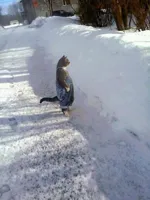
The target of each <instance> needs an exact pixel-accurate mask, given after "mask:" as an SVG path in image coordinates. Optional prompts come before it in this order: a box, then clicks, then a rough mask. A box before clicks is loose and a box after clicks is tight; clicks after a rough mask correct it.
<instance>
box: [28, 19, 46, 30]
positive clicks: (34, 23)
mask: <svg viewBox="0 0 150 200" xmlns="http://www.w3.org/2000/svg"><path fill="white" fill-rule="evenodd" d="M45 23H46V17H37V18H36V19H35V20H33V21H32V23H31V24H30V25H29V28H40V27H41V26H43V25H44V24H45Z"/></svg>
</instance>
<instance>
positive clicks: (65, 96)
mask: <svg viewBox="0 0 150 200" xmlns="http://www.w3.org/2000/svg"><path fill="white" fill-rule="evenodd" d="M65 81H66V83H67V84H68V85H69V87H70V91H69V92H67V91H66V89H65V88H63V87H62V86H61V85H59V83H58V82H57V81H56V91H57V97H58V99H59V103H60V107H61V108H62V109H67V108H68V107H69V106H72V103H73V102H74V86H73V82H72V79H71V77H70V76H68V77H67V78H66V80H65Z"/></svg>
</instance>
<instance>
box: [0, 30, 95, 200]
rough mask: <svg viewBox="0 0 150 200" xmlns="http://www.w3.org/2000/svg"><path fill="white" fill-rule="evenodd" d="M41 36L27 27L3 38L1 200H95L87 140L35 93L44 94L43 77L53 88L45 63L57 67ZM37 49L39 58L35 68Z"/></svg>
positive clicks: (0, 59) (0, 65) (8, 32)
mask: <svg viewBox="0 0 150 200" xmlns="http://www.w3.org/2000/svg"><path fill="white" fill-rule="evenodd" d="M28 34H30V37H29V38H28V37H27V36H28ZM35 38H36V32H32V31H31V30H28V29H25V28H24V27H21V28H20V29H9V30H6V31H5V32H4V34H2V35H1V38H0V40H1V46H0V48H1V51H0V92H1V100H0V200H27V199H28V200H31V199H32V200H33V199H35V200H38V199H39V200H42V199H43V200H44V199H47V200H48V199H49V200H50V199H51V200H57V199H58V200H60V199H62V200H63V199H64V200H67V199H68V200H69V199H95V197H94V196H92V195H93V194H92V193H91V192H90V190H89V185H88V184H90V179H91V178H90V174H91V172H90V167H89V166H90V165H89V164H90V163H91V161H90V160H89V157H88V153H87V147H86V146H87V145H86V141H85V139H84V138H83V137H82V135H81V134H80V133H79V132H78V131H76V130H75V129H74V128H73V126H72V125H70V124H69V123H68V122H67V119H66V118H65V117H63V116H62V114H61V112H59V109H58V107H57V105H51V104H45V105H42V106H41V105H39V99H38V98H37V97H36V96H35V94H34V93H37V92H38V91H39V92H41V93H40V95H44V91H42V90H41V88H43V87H42V85H41V88H37V85H38V84H39V82H40V77H39V76H40V74H41V77H42V75H43V74H42V73H44V75H45V81H47V83H46V84H49V83H48V82H49V81H48V80H49V74H47V73H46V71H44V68H45V66H44V63H43V62H44V61H43V59H45V62H47V65H48V66H49V67H50V65H51V62H50V60H49V58H44V57H43V56H44V52H42V51H40V50H38V47H36V44H35V43H36V40H35ZM29 39H30V40H29ZM33 41H35V43H34V42H33ZM31 44H32V45H31ZM34 45H35V46H34ZM36 48H37V49H36ZM33 51H35V52H36V51H37V52H36V53H37V54H39V55H38V56H37V57H36V58H34V59H35V60H33V62H32V64H31V63H30V66H29V65H28V64H29V60H30V58H31V57H32V56H33ZM43 51H44V50H43ZM36 59H37V60H36ZM35 63H36V64H37V66H35V65H34V64H35ZM33 67H35V68H36V67H37V73H39V71H38V69H40V70H41V73H40V74H39V75H38V74H36V69H33ZM31 79H32V81H33V82H31V81H30V80H31ZM43 81H44V79H43ZM41 84H42V83H41ZM43 84H45V82H43ZM31 85H32V87H31ZM49 89H51V88H49ZM89 162H90V163H89ZM92 184H93V183H92ZM91 187H92V185H91V186H90V188H91Z"/></svg>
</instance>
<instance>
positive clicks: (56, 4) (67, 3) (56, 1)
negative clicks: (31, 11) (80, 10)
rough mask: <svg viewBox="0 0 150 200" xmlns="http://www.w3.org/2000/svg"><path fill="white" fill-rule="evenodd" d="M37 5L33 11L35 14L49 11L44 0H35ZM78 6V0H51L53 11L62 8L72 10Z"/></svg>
mask: <svg viewBox="0 0 150 200" xmlns="http://www.w3.org/2000/svg"><path fill="white" fill-rule="evenodd" d="M36 1H37V6H36V7H35V12H36V15H37V16H46V15H47V14H48V13H49V11H48V9H47V6H46V5H45V3H43V2H44V0H36ZM77 7H78V0H53V1H52V8H53V11H56V10H64V11H68V12H74V11H75V10H76V9H77Z"/></svg>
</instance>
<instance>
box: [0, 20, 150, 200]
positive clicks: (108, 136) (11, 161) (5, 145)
mask: <svg viewBox="0 0 150 200" xmlns="http://www.w3.org/2000/svg"><path fill="white" fill-rule="evenodd" d="M43 20H44V23H43V22H41V21H40V24H41V27H40V26H38V25H37V24H36V23H35V22H34V23H33V26H30V27H34V26H35V27H37V28H38V29H37V28H28V26H24V27H18V28H10V29H7V30H1V32H0V63H1V65H0V91H1V98H0V160H1V162H0V180H1V181H0V195H1V196H0V199H2V200H7V199H8V200H14V199H15V200H20V199H21V200H27V199H36V200H37V199H40V200H41V199H47V200H48V199H52V200H55V199H56V200H57V199H59V200H60V199H61V200H67V199H68V200H70V199H76V200H81V199H89V200H92V199H93V200H101V199H102V200H106V199H107V200H130V199H131V200H148V199H150V179H149V177H150V156H149V154H150V136H149V133H150V123H149V120H150V110H149V109H150V101H149V97H150V95H149V94H150V93H149V89H148V87H149V83H150V81H149V69H150V59H149V58H150V55H149V52H150V32H149V31H147V32H142V33H120V32H117V31H110V30H108V29H102V30H99V29H94V28H92V27H85V26H80V25H78V24H77V21H75V19H64V18H59V17H53V18H52V19H48V20H45V19H43ZM42 25H43V26H42ZM63 54H66V55H67V56H68V58H69V59H70V61H71V66H70V69H69V71H70V73H71V75H72V77H73V80H74V83H75V89H76V91H75V95H76V101H75V104H74V107H76V110H75V111H74V113H73V114H72V117H71V118H70V119H69V121H68V120H67V119H66V118H64V117H63V116H62V114H61V112H60V111H59V108H58V105H56V104H48V103H43V105H39V99H40V97H43V96H53V95H55V66H56V63H57V61H58V59H59V58H60V56H62V55H63ZM5 185H7V187H6V186H5ZM4 186H5V187H4Z"/></svg>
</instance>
